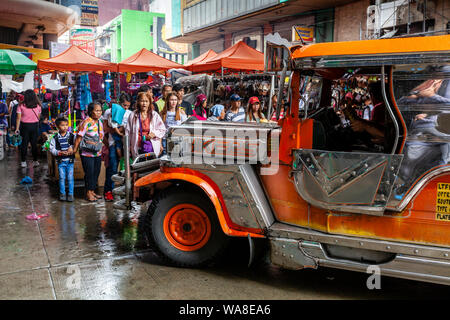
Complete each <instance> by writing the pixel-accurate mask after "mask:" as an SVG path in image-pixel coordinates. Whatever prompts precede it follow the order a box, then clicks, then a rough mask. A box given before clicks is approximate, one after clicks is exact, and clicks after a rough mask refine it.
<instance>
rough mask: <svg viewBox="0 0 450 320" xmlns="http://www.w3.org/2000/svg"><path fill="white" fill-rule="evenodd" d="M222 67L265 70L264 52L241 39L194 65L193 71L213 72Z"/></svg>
mask: <svg viewBox="0 0 450 320" xmlns="http://www.w3.org/2000/svg"><path fill="white" fill-rule="evenodd" d="M222 67H223V68H227V69H232V70H236V71H240V70H242V71H249V70H251V71H264V54H263V53H262V52H260V51H258V50H255V49H253V48H252V47H249V46H248V45H247V44H245V42H243V41H239V42H238V43H236V44H235V45H234V46H232V47H230V48H228V49H226V50H224V51H222V52H221V53H219V54H217V55H216V56H214V57H212V58H210V59H207V60H204V61H203V62H200V63H197V64H196V65H194V66H192V71H193V72H205V71H211V72H213V71H219V70H221V69H222Z"/></svg>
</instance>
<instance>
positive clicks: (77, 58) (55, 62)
mask: <svg viewBox="0 0 450 320" xmlns="http://www.w3.org/2000/svg"><path fill="white" fill-rule="evenodd" d="M37 67H38V69H40V70H52V71H53V70H54V71H72V72H75V71H79V72H96V71H112V72H117V64H115V63H112V62H109V61H106V60H103V59H100V58H97V57H96V56H93V55H90V54H89V53H87V52H86V51H83V50H82V49H80V48H78V47H76V46H71V47H69V48H68V49H67V50H65V51H64V52H62V53H60V54H59V55H57V56H56V57H53V58H49V59H43V60H39V61H38V64H37Z"/></svg>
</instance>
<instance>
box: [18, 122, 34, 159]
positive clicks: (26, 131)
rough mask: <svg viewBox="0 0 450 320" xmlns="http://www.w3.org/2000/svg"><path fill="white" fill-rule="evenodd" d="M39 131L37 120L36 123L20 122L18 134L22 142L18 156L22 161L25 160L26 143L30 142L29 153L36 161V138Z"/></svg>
mask: <svg viewBox="0 0 450 320" xmlns="http://www.w3.org/2000/svg"><path fill="white" fill-rule="evenodd" d="M38 133H39V122H36V123H24V122H21V123H20V135H21V136H22V144H21V145H20V158H21V160H22V161H26V160H27V149H28V143H30V142H31V153H32V154H33V161H37V154H38V147H37V138H38Z"/></svg>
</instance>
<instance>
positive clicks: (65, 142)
mask: <svg viewBox="0 0 450 320" xmlns="http://www.w3.org/2000/svg"><path fill="white" fill-rule="evenodd" d="M69 137H70V133H69V132H66V135H65V136H64V137H63V136H62V135H60V134H59V133H58V135H57V136H56V138H57V139H58V141H59V145H60V146H61V151H67V150H69V148H70V144H69ZM69 160H70V157H69V156H67V157H62V158H61V161H69Z"/></svg>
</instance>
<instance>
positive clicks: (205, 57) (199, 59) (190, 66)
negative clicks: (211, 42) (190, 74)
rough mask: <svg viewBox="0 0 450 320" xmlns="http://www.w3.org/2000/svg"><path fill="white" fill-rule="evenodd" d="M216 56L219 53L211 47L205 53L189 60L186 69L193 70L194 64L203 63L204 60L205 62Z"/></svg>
mask: <svg viewBox="0 0 450 320" xmlns="http://www.w3.org/2000/svg"><path fill="white" fill-rule="evenodd" d="M215 56H217V53H216V52H214V50H211V49H209V50H208V51H206V52H205V53H203V54H201V55H199V56H198V57H197V58H195V59H193V60H191V61H189V63H186V64H185V65H184V68H185V69H186V70H189V71H192V70H193V68H194V66H195V65H197V64H198V63H202V62H204V61H206V60H208V59H212V58H213V57H215Z"/></svg>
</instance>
